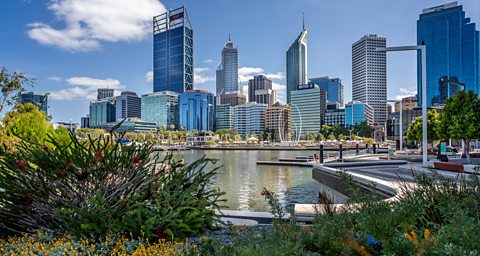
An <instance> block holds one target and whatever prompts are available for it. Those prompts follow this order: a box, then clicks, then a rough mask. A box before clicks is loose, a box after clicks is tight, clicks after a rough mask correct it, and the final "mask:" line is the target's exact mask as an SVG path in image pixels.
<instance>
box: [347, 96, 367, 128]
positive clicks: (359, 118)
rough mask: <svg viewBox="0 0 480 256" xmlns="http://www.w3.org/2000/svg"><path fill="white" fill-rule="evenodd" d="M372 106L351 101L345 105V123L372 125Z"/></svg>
mask: <svg viewBox="0 0 480 256" xmlns="http://www.w3.org/2000/svg"><path fill="white" fill-rule="evenodd" d="M373 116H374V113H373V108H372V107H371V106H370V105H368V104H367V103H362V102H360V101H351V102H349V103H348V104H347V105H345V125H356V124H361V123H364V122H365V123H367V124H368V125H373Z"/></svg>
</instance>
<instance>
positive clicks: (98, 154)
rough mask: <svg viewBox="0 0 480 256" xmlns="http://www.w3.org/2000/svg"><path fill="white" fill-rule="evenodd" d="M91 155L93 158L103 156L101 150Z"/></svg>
mask: <svg viewBox="0 0 480 256" xmlns="http://www.w3.org/2000/svg"><path fill="white" fill-rule="evenodd" d="M93 156H94V157H95V158H102V157H103V152H95V154H93Z"/></svg>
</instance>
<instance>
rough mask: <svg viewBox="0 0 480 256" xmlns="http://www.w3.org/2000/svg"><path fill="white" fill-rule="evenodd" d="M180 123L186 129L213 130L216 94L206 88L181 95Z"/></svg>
mask: <svg viewBox="0 0 480 256" xmlns="http://www.w3.org/2000/svg"><path fill="white" fill-rule="evenodd" d="M179 115H180V118H179V124H180V126H182V127H183V128H184V129H185V130H186V131H191V130H198V131H213V125H214V122H213V121H214V120H213V119H214V117H215V96H214V95H213V94H212V93H211V92H209V91H205V90H190V91H185V92H184V93H182V94H180V97H179Z"/></svg>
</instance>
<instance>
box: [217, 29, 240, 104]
mask: <svg viewBox="0 0 480 256" xmlns="http://www.w3.org/2000/svg"><path fill="white" fill-rule="evenodd" d="M216 80H217V81H216V82H217V90H216V92H217V96H218V95H220V94H225V93H236V92H239V91H240V85H239V84H238V48H237V47H234V46H233V42H232V41H231V40H230V35H229V36H228V41H227V42H226V43H225V46H224V47H223V50H222V63H220V65H219V66H218V68H217V72H216Z"/></svg>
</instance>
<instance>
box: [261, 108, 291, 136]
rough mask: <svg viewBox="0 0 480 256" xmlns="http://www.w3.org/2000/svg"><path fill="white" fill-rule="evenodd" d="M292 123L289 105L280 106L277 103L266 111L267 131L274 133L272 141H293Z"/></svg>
mask: <svg viewBox="0 0 480 256" xmlns="http://www.w3.org/2000/svg"><path fill="white" fill-rule="evenodd" d="M291 123H292V120H291V109H290V106H289V105H280V103H279V102H277V103H275V104H273V105H272V106H270V107H267V109H266V110H265V130H270V131H273V134H272V136H273V137H272V138H271V139H273V140H275V141H289V140H291V137H292V130H291ZM280 131H281V132H280ZM265 139H266V138H265Z"/></svg>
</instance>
